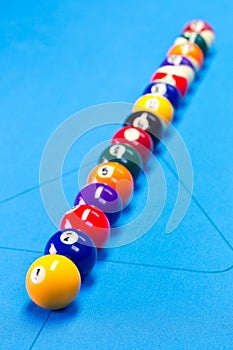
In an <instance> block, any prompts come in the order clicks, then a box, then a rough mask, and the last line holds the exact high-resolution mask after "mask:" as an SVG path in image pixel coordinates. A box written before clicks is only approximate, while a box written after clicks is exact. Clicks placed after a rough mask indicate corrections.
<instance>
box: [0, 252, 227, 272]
mask: <svg viewBox="0 0 233 350" xmlns="http://www.w3.org/2000/svg"><path fill="white" fill-rule="evenodd" d="M0 249H3V250H11V251H18V252H26V253H36V254H43V252H42V251H39V250H29V249H22V248H11V247H0ZM98 261H106V262H110V263H115V264H122V265H132V266H142V267H148V268H155V269H163V270H172V271H184V272H191V273H203V274H218V273H223V272H227V271H230V270H231V269H232V268H233V265H231V266H229V267H227V268H225V269H224V270H215V271H208V270H206V271H205V270H192V269H186V268H182V267H170V266H162V265H153V264H143V263H135V262H130V261H116V260H109V259H104V258H98Z"/></svg>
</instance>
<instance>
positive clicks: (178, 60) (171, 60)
mask: <svg viewBox="0 0 233 350" xmlns="http://www.w3.org/2000/svg"><path fill="white" fill-rule="evenodd" d="M167 61H168V62H169V63H172V64H174V66H178V65H179V64H180V63H181V61H182V56H181V55H171V56H169V57H168V59H167Z"/></svg>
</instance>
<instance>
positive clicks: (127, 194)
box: [87, 162, 134, 206]
mask: <svg viewBox="0 0 233 350" xmlns="http://www.w3.org/2000/svg"><path fill="white" fill-rule="evenodd" d="M96 182H99V183H105V184H106V185H109V186H111V187H112V188H114V190H115V191H116V192H117V193H118V194H119V196H120V197H121V200H122V203H123V206H126V205H127V204H128V203H129V201H130V200H131V198H132V196H133V191H134V181H133V177H132V175H131V174H130V172H129V170H128V169H127V168H126V167H125V166H123V165H121V164H119V163H115V162H107V163H102V164H99V165H97V166H96V167H95V168H94V169H92V171H91V172H90V174H89V175H88V178H87V184H90V183H96Z"/></svg>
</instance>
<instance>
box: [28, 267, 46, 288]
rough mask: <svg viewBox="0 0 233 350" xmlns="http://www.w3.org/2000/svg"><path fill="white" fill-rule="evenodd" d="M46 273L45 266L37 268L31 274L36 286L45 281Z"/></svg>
mask: <svg viewBox="0 0 233 350" xmlns="http://www.w3.org/2000/svg"><path fill="white" fill-rule="evenodd" d="M45 275H46V271H45V268H44V267H43V266H36V267H34V269H33V270H32V272H31V281H32V283H34V284H39V283H41V282H42V281H43V280H44V279H45Z"/></svg>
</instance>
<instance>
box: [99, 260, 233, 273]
mask: <svg viewBox="0 0 233 350" xmlns="http://www.w3.org/2000/svg"><path fill="white" fill-rule="evenodd" d="M98 260H99V261H103V262H105V261H106V262H110V263H115V264H122V265H131V266H142V267H149V268H156V269H162V270H171V271H182V272H190V273H202V274H210V275H211V274H213V275H214V274H221V273H224V272H228V271H230V270H232V269H233V265H230V266H229V267H227V268H225V269H224V270H216V271H205V270H192V269H186V268H182V267H181V268H179V267H169V266H162V265H150V264H141V263H135V262H127V261H115V260H110V259H104V258H103V259H101V258H98Z"/></svg>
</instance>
